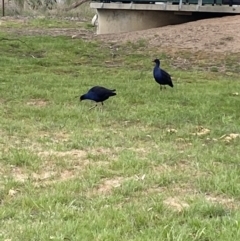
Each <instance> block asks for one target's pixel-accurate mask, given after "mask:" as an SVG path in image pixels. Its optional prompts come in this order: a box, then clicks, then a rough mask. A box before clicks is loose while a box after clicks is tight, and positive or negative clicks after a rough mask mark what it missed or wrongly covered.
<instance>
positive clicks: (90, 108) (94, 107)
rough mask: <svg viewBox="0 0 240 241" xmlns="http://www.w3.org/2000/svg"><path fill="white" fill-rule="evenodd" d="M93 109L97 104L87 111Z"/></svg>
mask: <svg viewBox="0 0 240 241" xmlns="http://www.w3.org/2000/svg"><path fill="white" fill-rule="evenodd" d="M95 107H97V104H96V105H94V106H92V107H91V108H89V110H91V109H93V108H95Z"/></svg>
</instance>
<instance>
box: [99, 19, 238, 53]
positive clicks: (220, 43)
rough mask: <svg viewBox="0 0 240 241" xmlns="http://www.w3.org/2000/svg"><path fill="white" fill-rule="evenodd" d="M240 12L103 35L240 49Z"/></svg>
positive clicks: (181, 45)
mask: <svg viewBox="0 0 240 241" xmlns="http://www.w3.org/2000/svg"><path fill="white" fill-rule="evenodd" d="M239 25H240V16H228V17H222V18H213V19H204V20H199V21H195V22H189V23H184V24H179V25H172V26H165V27H161V28H153V29H148V30H143V31H136V32H130V33H121V34H108V35H102V36H99V39H101V40H103V41H109V42H110V41H112V42H114V43H119V42H122V43H126V42H128V41H131V42H136V41H138V40H140V39H143V40H147V41H148V43H149V45H150V46H151V47H171V48H175V49H188V50H191V51H199V50H203V51H206V52H212V51H213V52H235V53H236V52H240V28H239Z"/></svg>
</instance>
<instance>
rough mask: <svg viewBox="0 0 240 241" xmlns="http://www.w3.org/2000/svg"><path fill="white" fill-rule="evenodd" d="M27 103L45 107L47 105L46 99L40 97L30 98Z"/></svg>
mask: <svg viewBox="0 0 240 241" xmlns="http://www.w3.org/2000/svg"><path fill="white" fill-rule="evenodd" d="M27 105H30V106H37V107H45V106H46V105H47V101H46V100H41V99H32V100H29V101H28V102H27Z"/></svg>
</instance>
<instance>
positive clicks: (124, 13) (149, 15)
mask: <svg viewBox="0 0 240 241" xmlns="http://www.w3.org/2000/svg"><path fill="white" fill-rule="evenodd" d="M97 15H98V27H97V34H109V33H121V32H131V31H137V30H145V29H149V28H157V27H161V26H166V25H171V24H180V23H184V22H188V21H191V18H192V16H191V15H175V14H174V12H163V11H148V10H124V9H121V10H117V9H97Z"/></svg>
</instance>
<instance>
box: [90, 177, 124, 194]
mask: <svg viewBox="0 0 240 241" xmlns="http://www.w3.org/2000/svg"><path fill="white" fill-rule="evenodd" d="M123 181H124V178H123V177H114V178H108V179H107V178H106V179H103V180H102V183H100V184H99V185H98V187H97V188H95V189H94V190H93V191H92V192H91V194H90V195H99V194H100V195H106V194H109V193H111V191H112V190H113V189H114V188H117V187H120V186H121V184H122V182H123Z"/></svg>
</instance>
